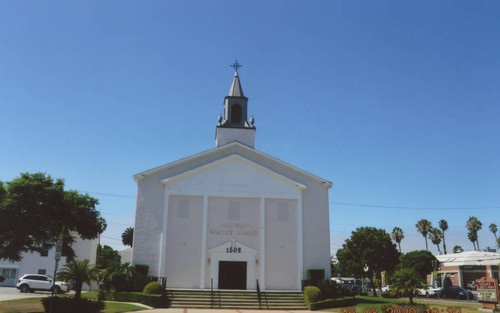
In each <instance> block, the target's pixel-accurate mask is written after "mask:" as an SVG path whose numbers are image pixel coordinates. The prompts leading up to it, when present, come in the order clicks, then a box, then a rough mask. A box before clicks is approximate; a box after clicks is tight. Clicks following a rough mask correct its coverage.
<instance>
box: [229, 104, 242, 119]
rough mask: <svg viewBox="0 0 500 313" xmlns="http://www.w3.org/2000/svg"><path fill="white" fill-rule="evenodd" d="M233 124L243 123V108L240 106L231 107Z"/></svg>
mask: <svg viewBox="0 0 500 313" xmlns="http://www.w3.org/2000/svg"><path fill="white" fill-rule="evenodd" d="M231 123H241V106H240V105H239V104H233V106H231Z"/></svg>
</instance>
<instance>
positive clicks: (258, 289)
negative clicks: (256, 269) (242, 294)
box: [257, 279, 262, 310]
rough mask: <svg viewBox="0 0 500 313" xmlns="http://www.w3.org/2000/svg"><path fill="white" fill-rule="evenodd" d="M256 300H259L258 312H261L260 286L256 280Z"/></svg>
mask: <svg viewBox="0 0 500 313" xmlns="http://www.w3.org/2000/svg"><path fill="white" fill-rule="evenodd" d="M257 298H258V299H259V310H262V300H261V298H260V286H259V280H258V279H257Z"/></svg>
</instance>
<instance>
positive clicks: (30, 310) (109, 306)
mask: <svg viewBox="0 0 500 313" xmlns="http://www.w3.org/2000/svg"><path fill="white" fill-rule="evenodd" d="M83 295H85V294H82V296H83ZM89 296H90V298H91V297H92V296H91V295H88V296H86V298H88V297H89ZM41 299H42V298H26V299H17V300H8V301H0V313H44V312H45V311H44V309H43V305H42V301H41ZM139 310H144V308H143V307H140V306H137V305H133V304H128V303H120V302H106V307H105V308H104V310H103V311H102V313H119V312H130V311H139Z"/></svg>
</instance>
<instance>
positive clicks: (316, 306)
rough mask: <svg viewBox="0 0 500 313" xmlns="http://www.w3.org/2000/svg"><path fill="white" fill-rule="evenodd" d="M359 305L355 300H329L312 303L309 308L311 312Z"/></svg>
mask: <svg viewBox="0 0 500 313" xmlns="http://www.w3.org/2000/svg"><path fill="white" fill-rule="evenodd" d="M357 303H358V302H357V300H356V299H355V298H338V299H327V300H321V301H316V302H312V303H310V305H309V306H308V308H309V310H311V311H315V310H323V309H330V308H346V307H351V306H355V305H356V304H357ZM382 312H385V311H382Z"/></svg>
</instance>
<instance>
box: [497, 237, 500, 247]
mask: <svg viewBox="0 0 500 313" xmlns="http://www.w3.org/2000/svg"><path fill="white" fill-rule="evenodd" d="M497 247H498V248H500V238H497Z"/></svg>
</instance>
